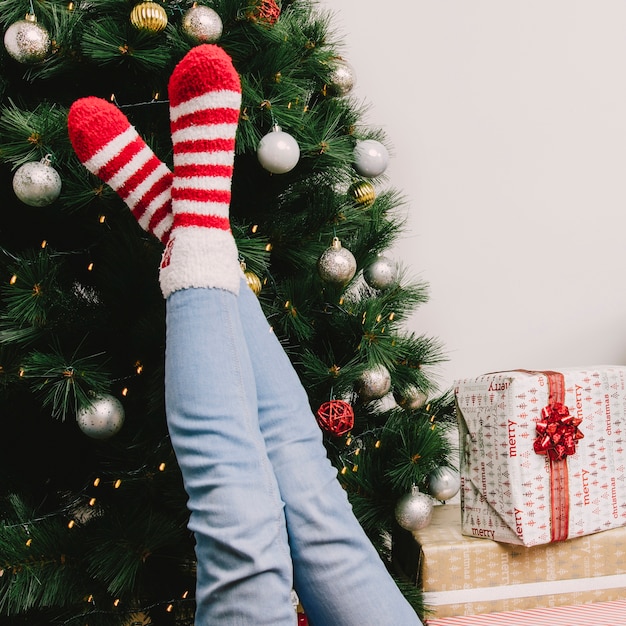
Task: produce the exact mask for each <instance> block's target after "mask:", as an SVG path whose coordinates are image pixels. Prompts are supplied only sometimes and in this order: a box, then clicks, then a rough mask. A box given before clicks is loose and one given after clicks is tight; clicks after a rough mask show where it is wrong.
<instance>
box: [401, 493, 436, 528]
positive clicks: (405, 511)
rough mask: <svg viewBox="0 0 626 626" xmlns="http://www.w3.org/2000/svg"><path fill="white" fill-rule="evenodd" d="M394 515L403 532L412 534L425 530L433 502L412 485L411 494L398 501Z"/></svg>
mask: <svg viewBox="0 0 626 626" xmlns="http://www.w3.org/2000/svg"><path fill="white" fill-rule="evenodd" d="M395 515H396V521H397V522H398V524H400V526H402V528H404V529H405V530H410V531H412V532H413V531H416V530H420V529H422V528H426V526H428V524H430V520H431V518H432V516H433V500H432V498H431V497H430V496H428V495H426V494H425V493H420V490H419V489H418V488H417V486H415V485H413V487H412V489H411V492H410V493H407V494H406V495H404V496H402V497H401V498H400V499H399V500H398V502H397V504H396V509H395Z"/></svg>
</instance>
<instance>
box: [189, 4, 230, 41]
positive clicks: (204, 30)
mask: <svg viewBox="0 0 626 626" xmlns="http://www.w3.org/2000/svg"><path fill="white" fill-rule="evenodd" d="M182 27H183V31H184V32H185V34H186V35H187V36H188V37H189V38H190V39H192V40H193V41H194V42H196V43H215V42H216V41H218V40H219V38H220V37H221V36H222V29H223V25H222V18H221V17H220V16H219V14H218V13H217V12H216V11H214V10H213V9H212V8H211V7H206V6H202V5H198V4H196V3H195V2H194V3H193V6H192V7H191V8H190V9H189V10H188V11H187V12H186V13H185V14H184V15H183V20H182Z"/></svg>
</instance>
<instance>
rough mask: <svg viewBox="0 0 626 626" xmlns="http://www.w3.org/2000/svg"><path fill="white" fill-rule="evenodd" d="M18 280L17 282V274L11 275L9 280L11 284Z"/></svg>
mask: <svg viewBox="0 0 626 626" xmlns="http://www.w3.org/2000/svg"><path fill="white" fill-rule="evenodd" d="M16 282H17V274H13V276H11V280H10V281H9V285H15V283H16Z"/></svg>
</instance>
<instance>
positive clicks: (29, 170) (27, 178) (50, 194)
mask: <svg viewBox="0 0 626 626" xmlns="http://www.w3.org/2000/svg"><path fill="white" fill-rule="evenodd" d="M13 191H14V192H15V195H16V196H17V197H18V198H19V199H20V200H21V201H22V202H23V203H24V204H27V205H28V206H36V207H42V206H48V205H49V204H52V203H53V202H54V201H55V200H56V199H57V198H58V197H59V195H60V193H61V177H60V176H59V174H58V172H57V171H56V170H55V169H54V168H53V167H52V165H50V157H49V156H46V157H45V158H43V159H42V160H41V161H30V162H28V163H24V165H21V166H20V167H19V168H18V169H17V171H16V172H15V174H14V175H13Z"/></svg>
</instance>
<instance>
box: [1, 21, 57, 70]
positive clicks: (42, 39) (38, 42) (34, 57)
mask: <svg viewBox="0 0 626 626" xmlns="http://www.w3.org/2000/svg"><path fill="white" fill-rule="evenodd" d="M4 47H5V48H6V51H7V52H8V53H9V55H10V56H12V57H13V58H14V59H15V60H16V61H19V62H20V63H27V64H33V63H40V62H41V61H43V60H44V59H45V58H46V56H47V55H48V52H50V35H49V34H48V31H47V30H46V29H45V28H44V27H43V26H41V25H40V24H37V18H36V16H35V14H34V13H28V14H27V15H26V19H23V20H19V21H17V22H14V23H13V24H11V26H9V27H8V28H7V30H6V32H5V33H4Z"/></svg>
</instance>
